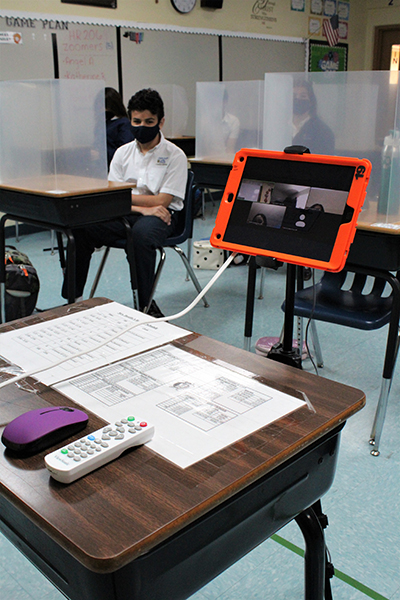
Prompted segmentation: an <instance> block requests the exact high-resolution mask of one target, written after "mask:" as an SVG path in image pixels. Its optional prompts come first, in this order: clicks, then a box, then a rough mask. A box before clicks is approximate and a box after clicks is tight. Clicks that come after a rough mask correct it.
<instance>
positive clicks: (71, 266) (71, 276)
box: [64, 229, 76, 304]
mask: <svg viewBox="0 0 400 600" xmlns="http://www.w3.org/2000/svg"><path fill="white" fill-rule="evenodd" d="M64 233H65V235H66V236H67V265H68V267H67V273H68V281H67V286H68V304H73V303H74V302H75V298H76V287H75V261H76V257H75V238H74V236H73V235H72V231H71V230H70V229H66V230H64Z"/></svg>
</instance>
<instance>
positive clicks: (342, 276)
mask: <svg viewBox="0 0 400 600" xmlns="http://www.w3.org/2000/svg"><path fill="white" fill-rule="evenodd" d="M346 276H347V271H341V272H340V273H325V274H324V275H323V277H322V278H321V280H320V281H319V283H317V284H316V285H315V286H314V287H313V286H310V287H308V288H305V289H303V290H301V291H298V292H296V295H295V307H294V313H295V315H297V316H299V317H310V315H311V312H312V308H313V303H314V290H315V308H314V311H313V318H314V319H316V320H318V321H326V322H329V323H336V324H338V325H345V326H346V327H353V328H355V329H364V330H372V329H379V328H381V327H383V326H384V325H387V324H388V323H389V321H390V316H391V311H392V306H393V298H392V295H390V296H383V292H384V289H385V285H386V281H385V280H384V279H380V278H378V277H376V278H374V284H373V286H372V289H371V290H370V291H369V292H368V293H363V290H364V288H365V285H366V281H367V276H366V275H362V274H356V275H355V276H354V280H353V283H352V285H351V287H350V288H349V289H343V285H344V283H345V281H346Z"/></svg>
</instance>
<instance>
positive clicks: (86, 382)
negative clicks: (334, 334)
mask: <svg viewBox="0 0 400 600" xmlns="http://www.w3.org/2000/svg"><path fill="white" fill-rule="evenodd" d="M56 387H57V389H59V390H60V391H61V392H62V393H64V394H65V395H67V396H69V397H70V398H71V399H73V400H74V401H75V402H77V403H78V404H80V405H81V406H83V407H84V408H86V409H89V410H91V411H92V412H94V413H96V414H97V415H99V416H100V417H102V418H103V419H105V420H107V421H110V422H112V421H113V420H116V419H120V418H121V416H123V415H128V414H130V413H134V414H136V415H138V414H140V416H141V417H144V418H146V419H147V420H148V421H151V422H152V423H153V424H154V425H155V427H156V435H155V436H154V439H153V440H152V442H150V443H149V446H150V447H151V448H153V449H154V450H155V451H156V452H159V453H160V454H162V455H163V456H164V457H166V458H168V459H169V460H172V461H173V462H175V463H176V464H178V465H179V466H183V467H186V466H188V465H189V464H192V463H194V462H196V461H197V460H200V459H201V458H204V457H205V456H208V455H209V454H211V453H212V452H215V451H217V450H219V449H221V448H223V447H225V446H226V445H228V444H230V443H233V442H235V441H237V440H238V439H241V438H242V437H244V436H245V435H248V434H250V433H252V432H253V431H256V430H257V429H259V428H260V427H263V426H265V425H267V424H268V423H270V422H272V421H274V420H276V419H278V418H280V417H282V416H283V415H285V414H287V413H288V412H291V411H293V410H295V409H297V408H299V407H301V406H304V404H305V403H304V401H303V400H299V399H298V398H295V397H292V396H289V395H287V394H283V393H282V392H279V391H277V390H275V389H273V388H270V387H269V386H266V385H264V384H262V383H260V382H258V381H256V380H255V379H253V378H251V377H246V376H244V375H242V374H240V373H237V372H235V371H233V370H232V371H231V370H230V369H228V368H225V367H223V366H221V365H217V364H215V363H213V362H211V361H209V360H206V359H204V358H202V357H199V356H197V355H194V354H192V353H190V352H188V351H186V350H184V349H182V348H179V347H177V346H175V345H173V344H166V345H165V346H162V347H160V348H156V349H153V350H149V351H147V352H145V353H143V354H140V355H136V356H133V357H131V358H128V359H125V360H122V361H119V362H117V363H115V364H112V365H109V366H107V367H103V368H101V369H97V370H96V371H93V372H90V373H88V374H85V375H81V376H80V377H76V378H74V379H70V380H68V381H66V382H63V383H62V384H59V385H57V386H56Z"/></svg>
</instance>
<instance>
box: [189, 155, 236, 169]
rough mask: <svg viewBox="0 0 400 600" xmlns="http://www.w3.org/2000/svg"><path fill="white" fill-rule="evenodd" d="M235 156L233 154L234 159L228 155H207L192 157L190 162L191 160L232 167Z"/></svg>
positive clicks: (194, 162) (202, 163)
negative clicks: (204, 156) (227, 156)
mask: <svg viewBox="0 0 400 600" xmlns="http://www.w3.org/2000/svg"><path fill="white" fill-rule="evenodd" d="M234 158H235V157H234V156H232V160H230V159H228V158H226V157H225V158H223V157H221V156H207V157H206V158H196V157H190V159H189V162H190V164H192V163H193V164H195V165H216V166H224V167H231V166H232V162H233V159H234Z"/></svg>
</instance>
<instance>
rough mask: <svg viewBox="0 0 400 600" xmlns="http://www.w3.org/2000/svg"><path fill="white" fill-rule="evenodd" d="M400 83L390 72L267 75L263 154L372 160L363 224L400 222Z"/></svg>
mask: <svg viewBox="0 0 400 600" xmlns="http://www.w3.org/2000/svg"><path fill="white" fill-rule="evenodd" d="M399 90H400V83H399V79H398V77H394V76H393V73H390V72H389V71H361V72H341V73H332V72H326V73H279V74H277V73H272V74H270V73H267V74H266V75H265V80H264V95H265V104H264V106H265V110H264V122H263V148H264V149H266V150H283V149H284V147H285V146H288V145H291V144H299V145H304V146H307V147H308V148H309V149H310V151H311V152H314V153H316V154H330V155H339V156H356V157H358V158H368V159H369V160H370V161H371V163H372V174H371V179H370V183H369V186H368V190H367V199H366V201H365V203H364V210H363V215H362V216H361V217H360V220H362V219H364V220H365V219H366V220H367V222H368V223H370V224H371V223H373V224H375V225H376V226H377V227H378V228H379V226H383V225H384V224H385V223H396V222H398V221H400V214H399V212H400V152H399V151H400V116H399V114H400V92H399ZM399 228H400V227H399Z"/></svg>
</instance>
